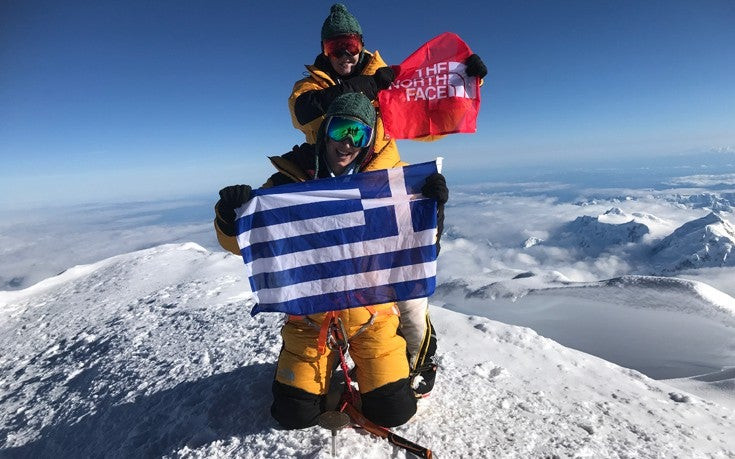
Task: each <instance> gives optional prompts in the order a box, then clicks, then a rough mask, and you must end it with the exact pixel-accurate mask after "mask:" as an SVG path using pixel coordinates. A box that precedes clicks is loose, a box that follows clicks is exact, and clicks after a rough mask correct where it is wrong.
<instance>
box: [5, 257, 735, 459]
mask: <svg viewBox="0 0 735 459" xmlns="http://www.w3.org/2000/svg"><path fill="white" fill-rule="evenodd" d="M92 266H93V267H94V269H89V270H88V272H86V273H84V274H80V273H79V272H77V274H79V275H75V276H72V275H68V277H67V278H65V280H63V281H62V280H61V279H58V278H57V279H56V282H55V284H54V285H46V287H44V288H43V289H41V288H37V287H36V288H31V289H27V290H25V291H23V295H19V296H18V297H16V298H9V297H8V296H7V295H6V296H4V297H3V298H4V303H3V308H4V309H6V310H7V313H6V314H4V315H3V316H2V320H0V346H2V348H3V349H4V350H5V351H6V352H3V353H2V355H1V356H0V456H3V457H6V456H8V457H70V456H76V457H88V456H105V457H139V456H146V457H150V456H176V457H201V458H204V457H248V458H250V457H276V458H287V457H288V458H290V457H311V458H325V459H326V458H328V457H331V454H330V450H329V435H330V434H329V433H328V432H325V431H324V430H322V429H320V428H318V427H314V428H310V429H304V430H299V431H283V430H280V429H279V428H278V427H277V426H276V425H275V423H274V421H273V420H272V419H271V418H270V415H269V412H268V408H269V404H270V382H271V379H272V376H273V372H274V370H275V361H276V358H277V355H278V352H279V349H280V338H279V327H280V324H281V321H282V318H281V316H280V315H275V314H260V315H258V316H256V317H255V318H253V317H250V315H249V309H250V308H249V303H248V301H249V299H250V297H249V294H248V293H247V292H248V287H247V281H245V280H243V278H242V261H241V260H240V259H239V258H238V257H235V256H231V255H228V254H224V253H210V252H207V251H205V250H203V249H201V247H199V246H196V245H167V246H160V247H156V248H153V249H148V250H144V251H140V252H134V253H130V254H125V255H121V256H118V257H114V258H112V259H108V260H104V261H103V262H100V263H95V264H94V265H92ZM528 279H533V277H526V278H521V279H519V280H520V281H528ZM432 314H433V316H432V317H433V320H434V322H435V325H436V327H437V329H438V331H439V339H440V346H441V349H440V353H439V364H440V366H441V370H440V372H439V378H438V381H437V385H436V387H435V390H434V392H433V393H432V395H431V397H430V398H428V399H426V400H422V401H421V403H420V407H419V413H418V414H417V415H416V416H415V417H414V419H413V420H412V421H411V422H409V424H407V425H406V426H403V427H400V428H397V429H395V431H396V432H397V433H399V434H400V435H402V436H405V437H407V438H409V439H412V440H414V441H417V442H419V443H422V444H425V445H426V446H429V447H431V448H432V449H433V450H434V452H435V453H436V455H437V457H490V456H492V457H519V456H523V457H544V456H560V457H571V456H577V457H661V456H670V457H673V456H680V457H702V456H710V455H715V456H723V457H725V456H732V455H735V440H733V438H732V435H731V433H732V431H733V428H734V427H735V412H734V411H733V410H732V409H729V408H725V407H723V406H721V405H718V404H715V403H712V402H710V401H707V400H703V399H700V398H698V397H695V396H693V395H691V394H687V393H685V392H681V391H680V390H678V389H674V388H673V387H672V386H669V385H668V384H666V383H663V382H658V381H654V380H651V379H649V378H647V377H645V376H643V375H642V374H640V373H638V372H636V371H632V370H628V369H624V368H621V367H618V366H616V365H613V364H611V363H609V362H606V361H603V360H601V359H598V358H596V357H592V356H590V355H587V354H584V353H581V352H578V351H575V350H572V349H569V348H565V347H563V346H561V345H559V344H557V343H556V342H554V341H552V340H550V339H547V338H544V337H541V336H539V335H537V334H536V333H535V332H533V331H532V330H530V329H527V328H522V327H514V326H508V325H504V324H502V323H499V322H494V321H490V320H487V319H484V318H480V317H475V316H467V315H463V314H459V313H456V312H452V311H448V310H445V309H440V308H433V309H432ZM720 379H723V378H720ZM338 445H339V446H338V448H339V449H338V457H342V458H348V457H349V458H353V457H364V458H383V457H396V454H398V453H397V452H396V451H394V450H393V449H392V447H390V446H389V445H388V444H387V443H386V442H384V441H383V440H379V439H376V438H374V437H372V436H370V435H367V434H365V433H364V432H362V431H360V430H353V429H347V430H344V431H342V432H340V433H339V437H338ZM397 457H402V456H401V455H398V456H397Z"/></svg>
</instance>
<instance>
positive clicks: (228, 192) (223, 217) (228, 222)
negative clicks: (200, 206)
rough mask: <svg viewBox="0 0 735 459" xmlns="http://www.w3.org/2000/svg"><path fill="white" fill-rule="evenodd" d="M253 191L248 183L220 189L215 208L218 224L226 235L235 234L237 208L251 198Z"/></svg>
mask: <svg viewBox="0 0 735 459" xmlns="http://www.w3.org/2000/svg"><path fill="white" fill-rule="evenodd" d="M252 191H253V189H252V188H250V187H249V186H248V185H232V186H227V187H224V188H222V189H221V190H219V201H217V204H216V205H215V207H214V208H215V210H216V213H217V225H218V226H219V229H221V230H222V232H223V233H225V234H226V235H228V236H234V235H235V209H237V208H238V207H240V206H242V205H243V204H245V203H246V202H248V201H249V200H250V193H251V192H252Z"/></svg>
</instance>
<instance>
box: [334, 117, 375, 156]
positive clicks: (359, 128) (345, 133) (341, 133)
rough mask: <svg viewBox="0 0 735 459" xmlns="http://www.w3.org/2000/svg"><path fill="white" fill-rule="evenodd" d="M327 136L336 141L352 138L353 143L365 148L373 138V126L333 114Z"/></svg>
mask: <svg viewBox="0 0 735 459" xmlns="http://www.w3.org/2000/svg"><path fill="white" fill-rule="evenodd" d="M327 136H329V138H330V139H332V140H334V141H335V142H342V141H344V140H345V139H348V138H349V139H350V141H351V142H352V145H354V146H356V147H358V148H363V147H367V146H368V145H370V141H371V140H372V139H373V128H371V127H370V126H368V125H367V124H365V123H363V122H362V121H357V120H355V119H352V118H343V117H341V116H333V117H331V118H330V119H329V122H328V123H327Z"/></svg>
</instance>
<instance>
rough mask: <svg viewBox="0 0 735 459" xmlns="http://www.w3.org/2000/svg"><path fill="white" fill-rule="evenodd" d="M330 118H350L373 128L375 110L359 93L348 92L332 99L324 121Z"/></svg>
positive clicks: (368, 100) (365, 97)
mask: <svg viewBox="0 0 735 459" xmlns="http://www.w3.org/2000/svg"><path fill="white" fill-rule="evenodd" d="M330 116H351V117H352V118H357V119H358V120H360V121H362V122H363V123H365V124H368V125H370V127H371V128H375V108H374V107H373V104H372V102H370V99H368V98H367V96H365V94H363V93H361V92H348V93H345V94H342V95H341V96H339V97H337V98H336V99H334V101H332V103H331V104H329V108H328V109H327V115H326V119H328V118H329V117H330Z"/></svg>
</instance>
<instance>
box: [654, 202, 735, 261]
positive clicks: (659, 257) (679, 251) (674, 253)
mask: <svg viewBox="0 0 735 459" xmlns="http://www.w3.org/2000/svg"><path fill="white" fill-rule="evenodd" d="M734 246H735V228H733V226H732V225H731V224H730V222H728V221H727V220H725V219H724V218H722V217H721V216H720V215H718V214H716V213H714V212H711V213H709V214H708V215H705V216H704V217H702V218H699V219H696V220H692V221H690V222H687V223H685V224H684V225H682V226H680V227H679V228H677V229H676V230H675V231H674V232H673V233H671V234H670V235H668V236H666V237H665V238H664V239H663V240H661V242H659V243H658V244H656V245H655V246H654V247H653V249H652V252H651V253H652V255H653V263H654V264H655V265H657V266H659V268H660V269H661V270H662V271H664V272H673V271H679V270H683V269H690V268H704V267H721V266H735V256H733V247H734Z"/></svg>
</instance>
